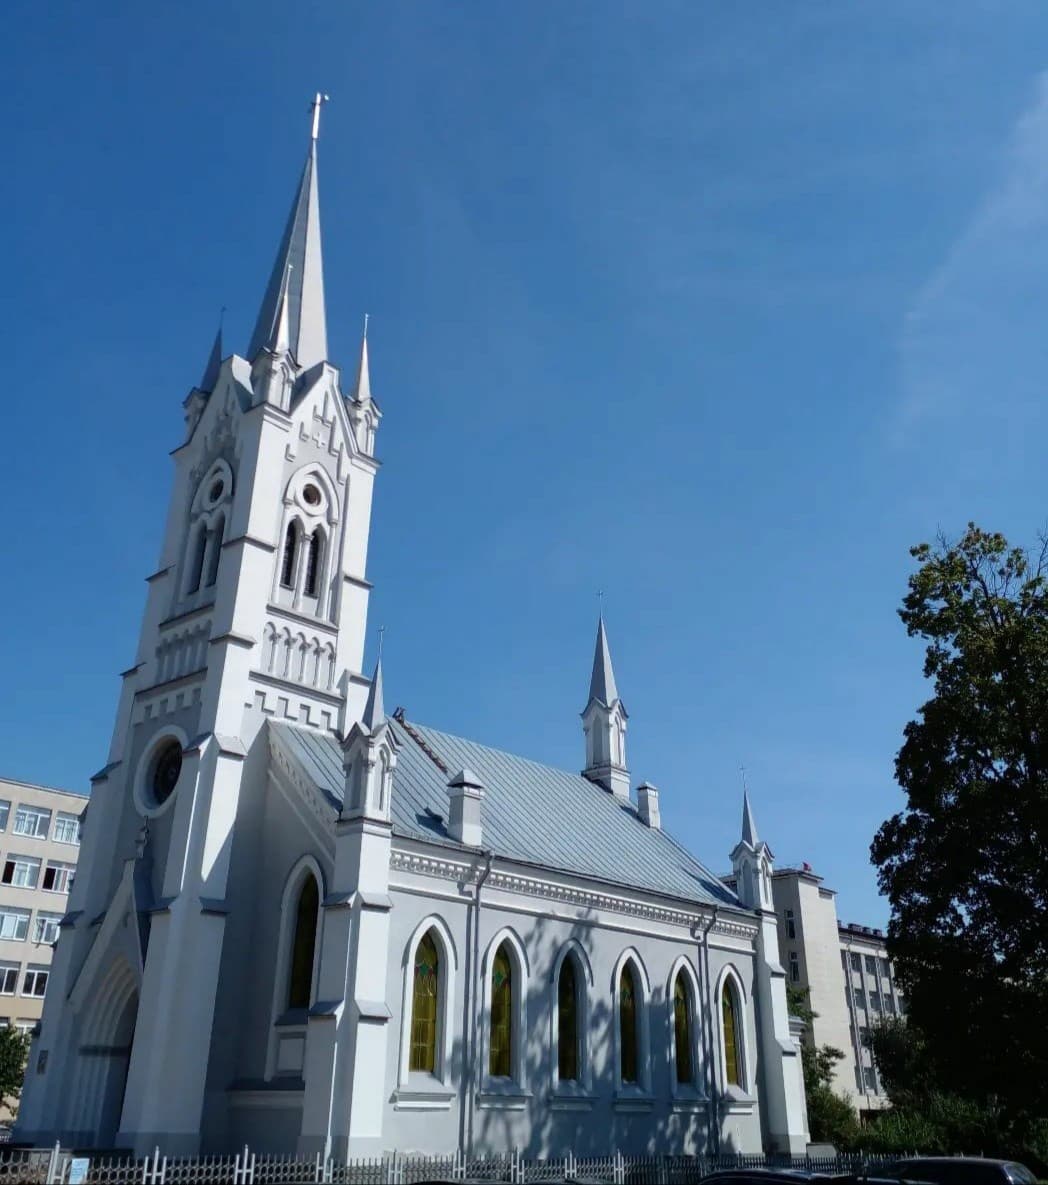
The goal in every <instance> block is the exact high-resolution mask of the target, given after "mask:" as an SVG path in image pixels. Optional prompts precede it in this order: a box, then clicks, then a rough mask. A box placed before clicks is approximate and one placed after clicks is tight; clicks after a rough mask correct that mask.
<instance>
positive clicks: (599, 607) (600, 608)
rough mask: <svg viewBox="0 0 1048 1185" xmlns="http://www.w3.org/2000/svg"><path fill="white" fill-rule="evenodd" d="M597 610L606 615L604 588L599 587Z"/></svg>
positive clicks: (601, 614)
mask: <svg viewBox="0 0 1048 1185" xmlns="http://www.w3.org/2000/svg"><path fill="white" fill-rule="evenodd" d="M597 612H598V613H599V614H600V616H601V617H603V616H604V589H602V588H598V589H597Z"/></svg>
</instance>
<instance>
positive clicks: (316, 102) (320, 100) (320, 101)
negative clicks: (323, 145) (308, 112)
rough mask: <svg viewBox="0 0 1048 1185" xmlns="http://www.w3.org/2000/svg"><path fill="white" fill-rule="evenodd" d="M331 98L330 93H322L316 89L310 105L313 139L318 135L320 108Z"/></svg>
mask: <svg viewBox="0 0 1048 1185" xmlns="http://www.w3.org/2000/svg"><path fill="white" fill-rule="evenodd" d="M330 98H331V96H330V95H322V94H321V93H320V91H317V93H316V96H315V97H314V99H313V102H312V103H311V104H310V107H311V109H312V111H313V132H312V135H313V139H314V140H315V139H316V138H317V137H318V136H319V135H320V108H321V107H322V106H323V105H324V104H325V103H326V102H327V101H328V100H329V99H330Z"/></svg>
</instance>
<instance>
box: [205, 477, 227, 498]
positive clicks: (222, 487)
mask: <svg viewBox="0 0 1048 1185" xmlns="http://www.w3.org/2000/svg"><path fill="white" fill-rule="evenodd" d="M225 492H226V483H225V482H224V481H223V480H222V479H221V478H219V479H218V480H217V481H214V482H212V483H211V489H210V490H208V492H207V496H208V498H210V499H211V501H212V503H214V502H217V501H218V500H219V498H221V497H222V495H223V494H224V493H225Z"/></svg>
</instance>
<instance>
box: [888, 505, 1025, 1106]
mask: <svg viewBox="0 0 1048 1185" xmlns="http://www.w3.org/2000/svg"><path fill="white" fill-rule="evenodd" d="M911 554H912V555H913V556H914V558H915V559H916V560H917V562H918V568H917V570H916V571H915V572H914V573H913V575H912V576H911V577H910V581H909V590H908V592H907V595H906V597H905V600H904V601H903V607H902V609H901V610H900V616H901V618H902V621H903V623H904V624H905V626H906V630H907V632H908V634H909V635H910V636H911V637H917V638H921V639H923V640H924V641H925V643H926V645H927V649H926V655H925V661H924V673H925V676H926V677H927V678H929V679H931V680H932V681H933V688H934V690H933V694H932V696H931V698H930V699H929V700H928V701H927V702H926V703H925V704H924V705H923V707H921V708H920V710H919V712H918V717H917V719H916V720H913V721H911V722H910V723H909V724H908V725H907V726H906V729H905V734H904V735H905V740H904V743H903V746H902V748H901V750H900V751H899V754H898V757H897V759H896V767H895V768H896V777H897V779H898V782H899V785H900V786H901V787H902V789H903V791H904V792H905V794H906V807H905V809H904V810H902V811H901V812H899V813H898V814H897V815H895V816H894V817H893V818H891V819H889V820H888V821H887V822H886V823H885V824H884V825H883V826H882V827H881V829H880V831H879V832H878V833H877V836H876V838H875V840H874V842H873V845H872V848H871V854H872V857H873V861H874V863H875V864H876V865H877V866H878V870H879V881H880V886H881V889H882V891H883V892H884V893H886V894H887V896H888V898H889V900H890V902H891V907H892V916H891V922H890V925H889V931H888V945H889V950H890V953H891V955H892V958H893V959H894V961H895V967H896V971H897V974H898V978H899V980H900V982H901V984H902V987H903V989H904V991H905V993H906V995H907V998H908V1001H909V1022H910V1024H911V1025H913V1026H914V1028H915V1030H916V1031H917V1032H918V1033H919V1034H920V1035H921V1038H922V1040H923V1042H924V1045H925V1053H924V1056H925V1057H926V1059H927V1061H926V1064H927V1067H928V1071H929V1074H931V1075H932V1076H933V1077H934V1078H935V1079H937V1080H938V1084H939V1086H940V1087H941V1088H942V1089H944V1090H949V1091H953V1092H956V1093H958V1094H960V1095H962V1096H963V1097H965V1098H968V1099H971V1100H973V1101H978V1102H981V1103H984V1104H985V1103H993V1102H994V1101H995V1100H996V1101H997V1102H998V1103H999V1104H1000V1105H1002V1106H1004V1107H1005V1108H1006V1109H1007V1110H1009V1111H1010V1112H1012V1113H1013V1114H1019V1113H1022V1112H1025V1113H1026V1114H1028V1115H1030V1116H1038V1115H1040V1116H1044V1115H1048V585H1046V580H1045V574H1046V561H1048V547H1045V546H1042V548H1041V550H1040V553H1039V554H1038V555H1037V556H1035V557H1033V558H1031V557H1029V556H1028V555H1027V554H1026V553H1025V552H1023V551H1021V550H1019V549H1017V548H1013V547H1010V546H1009V544H1008V543H1007V541H1006V540H1005V539H1004V537H1003V536H1001V535H997V534H987V533H986V532H984V531H981V530H980V529H979V528H977V527H976V526H975V525H974V524H969V526H968V529H967V531H966V532H965V534H964V536H963V538H961V539H960V540H959V541H958V542H956V543H952V544H951V543H949V542H947V541H946V540H940V541H939V543H938V545H937V546H935V547H932V546H929V545H928V544H922V545H921V546H919V547H916V548H914V549H913V550H912V552H911Z"/></svg>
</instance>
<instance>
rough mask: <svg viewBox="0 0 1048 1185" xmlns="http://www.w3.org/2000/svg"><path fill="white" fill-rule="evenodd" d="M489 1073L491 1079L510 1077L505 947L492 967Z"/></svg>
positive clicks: (509, 970) (509, 980)
mask: <svg viewBox="0 0 1048 1185" xmlns="http://www.w3.org/2000/svg"><path fill="white" fill-rule="evenodd" d="M488 1072H489V1073H490V1074H491V1076H492V1077H493V1078H511V1077H512V1076H513V964H512V962H511V960H510V957H509V951H507V950H506V944H505V943H503V944H502V946H500V947H499V948H498V950H497V951H496V952H495V958H494V960H493V962H492V964H491V1048H490V1051H489V1056H488Z"/></svg>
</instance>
